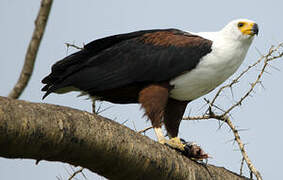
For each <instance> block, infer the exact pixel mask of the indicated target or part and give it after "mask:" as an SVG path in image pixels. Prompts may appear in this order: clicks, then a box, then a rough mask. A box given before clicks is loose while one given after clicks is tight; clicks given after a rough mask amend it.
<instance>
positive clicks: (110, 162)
mask: <svg viewBox="0 0 283 180" xmlns="http://www.w3.org/2000/svg"><path fill="white" fill-rule="evenodd" d="M0 147H1V148H0V156H1V157H6V158H31V159H36V160H48V161H60V162H67V163H70V164H73V165H77V166H78V165H79V166H82V167H85V168H88V169H90V170H91V171H93V172H96V173H98V174H100V175H102V176H105V177H108V178H110V179H190V180H194V179H245V178H244V177H241V176H239V175H236V174H234V173H232V172H230V171H228V170H226V169H224V168H220V167H215V166H212V165H207V166H205V165H202V164H199V163H197V162H194V161H191V160H189V159H188V158H186V157H184V156H182V155H180V154H178V153H177V152H175V151H174V150H172V149H170V148H168V147H166V146H164V145H161V144H159V143H156V142H154V141H152V140H151V139H149V138H148V137H146V136H142V135H140V134H139V133H137V132H134V131H132V130H131V129H129V128H127V127H125V126H123V125H120V124H118V123H116V122H114V121H112V120H109V119H106V118H103V117H101V116H98V115H93V114H90V113H88V112H83V111H79V110H75V109H71V108H67V107H62V106H56V105H50V104H41V103H29V102H25V101H20V100H13V99H9V98H4V97H0Z"/></svg>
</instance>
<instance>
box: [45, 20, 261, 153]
mask: <svg viewBox="0 0 283 180" xmlns="http://www.w3.org/2000/svg"><path fill="white" fill-rule="evenodd" d="M209 29H211V28H209ZM258 32H259V29H258V25H257V24H256V23H255V22H254V21H251V20H248V19H237V20H233V21H231V22H229V23H228V24H227V25H225V26H224V27H223V28H222V29H220V30H219V31H215V32H207V31H206V32H198V33H194V32H190V31H183V30H179V29H151V30H141V31H135V32H130V33H125V34H117V35H113V36H109V37H104V38H101V39H97V40H94V41H92V42H90V43H88V44H87V45H85V46H84V48H83V49H82V50H80V51H78V52H76V53H73V54H71V55H69V56H67V57H65V58H63V59H62V60H60V61H58V62H56V63H55V64H54V65H53V66H52V68H51V73H50V74H49V75H48V76H46V77H45V78H44V79H43V80H42V83H43V84H45V85H44V87H43V88H42V91H44V92H45V94H44V95H43V98H45V97H47V96H48V95H49V94H51V93H57V94H64V93H68V92H71V91H79V92H81V93H82V94H84V95H89V96H90V97H94V98H95V99H96V100H101V101H109V102H112V103H117V104H130V103H139V104H141V107H142V108H143V109H144V111H145V115H146V116H147V117H148V119H149V120H150V121H151V123H152V126H153V127H154V130H155V133H156V135H157V138H158V142H160V143H162V144H168V145H169V146H170V147H172V148H175V149H179V150H180V151H182V152H185V154H187V155H188V156H189V157H192V158H196V159H206V158H207V157H208V155H207V154H206V153H204V151H203V150H201V149H200V147H198V146H195V145H186V143H182V141H181V140H180V138H178V132H179V125H180V122H181V120H182V117H183V114H184V112H185V109H186V107H187V104H188V103H189V102H191V101H193V100H195V99H197V98H199V97H201V96H203V95H205V94H208V93H209V92H211V91H212V90H213V89H215V88H216V87H217V86H219V85H220V84H221V83H223V82H224V81H225V80H226V79H227V78H229V77H230V76H231V75H232V74H234V73H235V72H236V70H237V69H238V68H239V66H240V65H241V64H242V62H243V60H244V59H245V57H246V54H247V52H248V49H249V47H250V45H251V43H252V41H253V39H254V37H255V35H257V34H258ZM163 124H164V126H165V129H166V130H167V133H168V135H169V140H166V139H165V137H164V135H163V133H162V131H161V126H162V125H163Z"/></svg>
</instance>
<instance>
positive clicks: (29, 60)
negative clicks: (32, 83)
mask: <svg viewBox="0 0 283 180" xmlns="http://www.w3.org/2000/svg"><path fill="white" fill-rule="evenodd" d="M52 2H53V0H42V1H41V5H40V9H39V12H38V15H37V18H36V20H35V27H34V31H33V34H32V38H31V40H30V43H29V47H28V49H27V52H26V56H25V63H24V66H23V69H22V72H21V74H20V77H19V79H18V82H17V83H16V85H15V86H14V88H13V89H12V91H11V92H10V94H9V96H8V97H10V98H14V99H17V98H19V97H20V95H21V94H22V92H23V91H24V89H25V87H26V86H27V84H28V81H29V79H30V77H31V75H32V71H33V67H34V62H35V59H36V55H37V52H38V49H39V45H40V42H41V39H42V36H43V34H44V30H45V27H46V23H47V20H48V16H49V12H50V9H51V5H52Z"/></svg>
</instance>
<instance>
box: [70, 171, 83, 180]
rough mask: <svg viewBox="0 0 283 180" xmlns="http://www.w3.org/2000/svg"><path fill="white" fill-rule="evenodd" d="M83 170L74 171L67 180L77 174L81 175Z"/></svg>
mask: <svg viewBox="0 0 283 180" xmlns="http://www.w3.org/2000/svg"><path fill="white" fill-rule="evenodd" d="M83 170H84V168H80V169H79V170H77V171H75V172H74V173H73V174H72V175H71V176H70V177H69V178H68V180H71V179H73V178H74V177H75V176H76V175H77V174H79V173H81V172H82V171H83Z"/></svg>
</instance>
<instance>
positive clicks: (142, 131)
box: [138, 126, 153, 134]
mask: <svg viewBox="0 0 283 180" xmlns="http://www.w3.org/2000/svg"><path fill="white" fill-rule="evenodd" d="M152 128H153V127H152V126H150V127H147V128H145V129H143V130H140V131H138V133H140V134H141V133H145V132H146V131H148V130H150V129H152Z"/></svg>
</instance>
